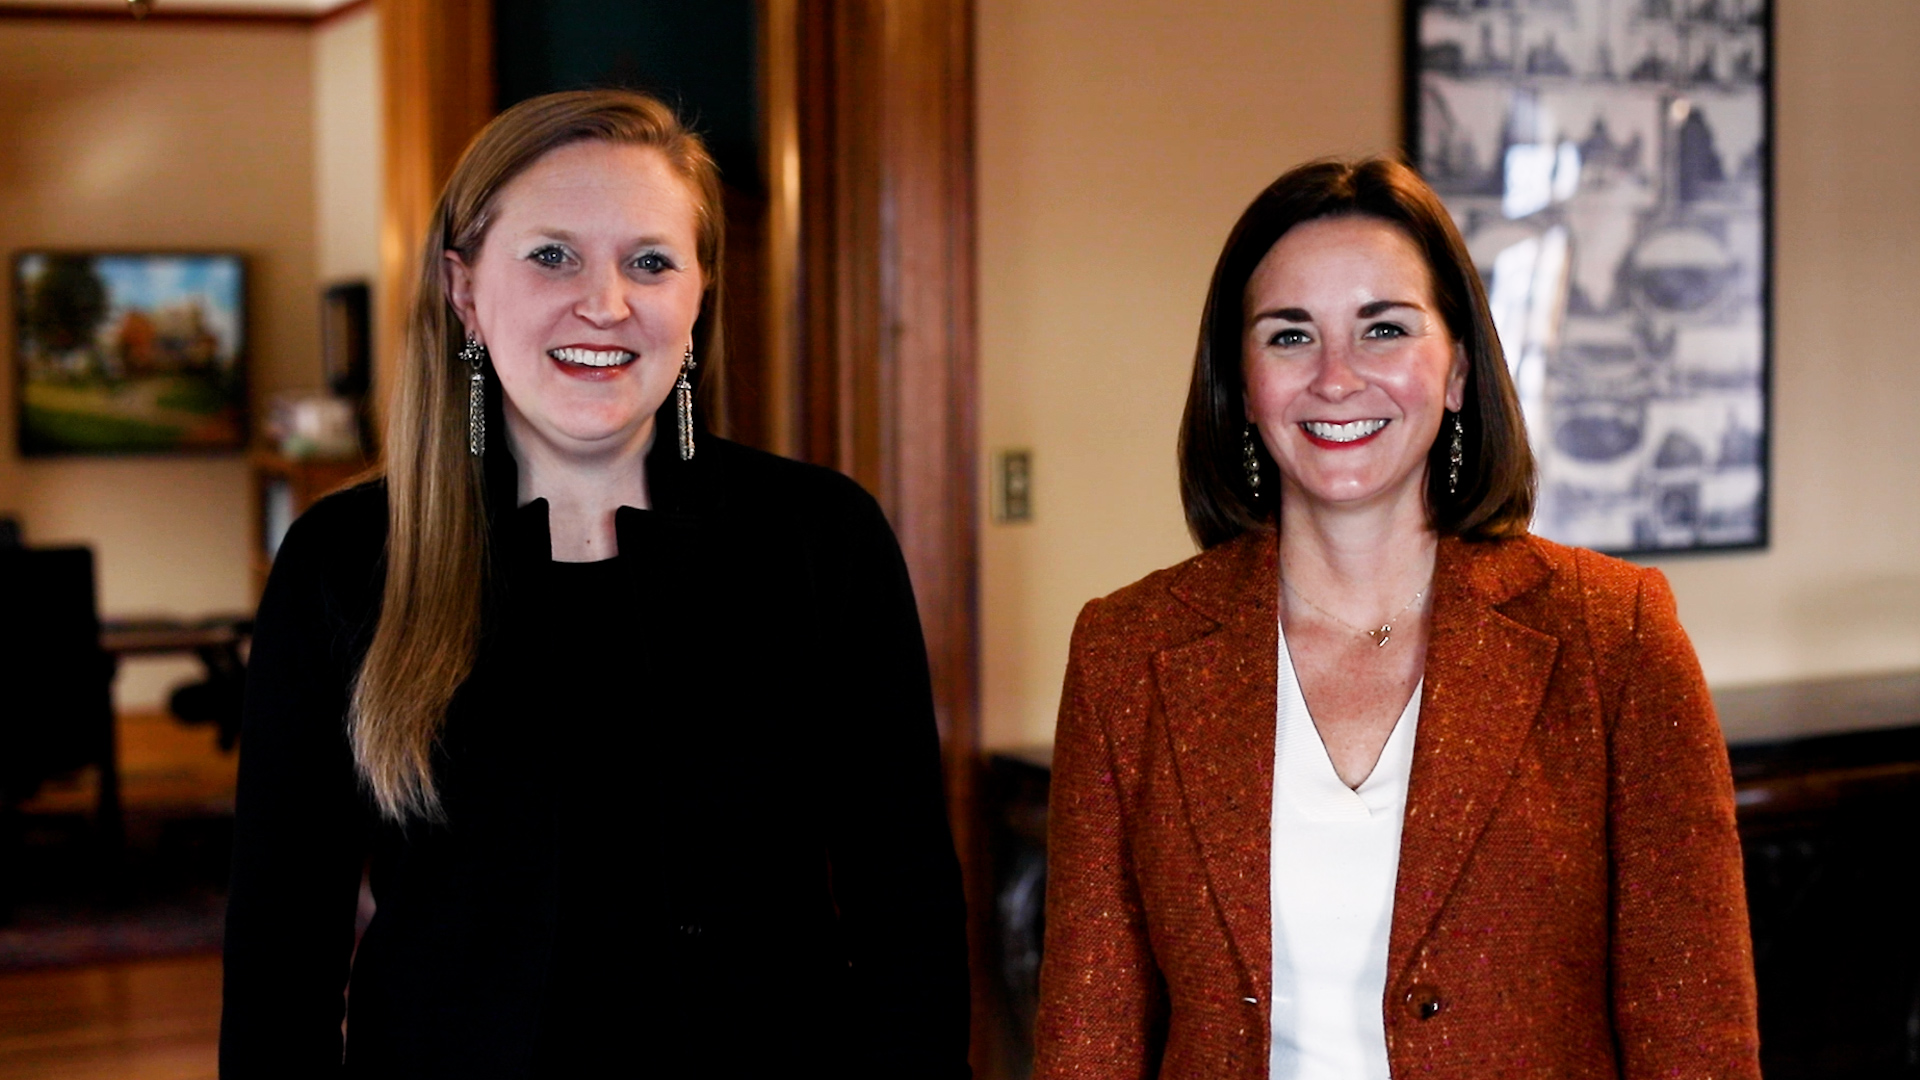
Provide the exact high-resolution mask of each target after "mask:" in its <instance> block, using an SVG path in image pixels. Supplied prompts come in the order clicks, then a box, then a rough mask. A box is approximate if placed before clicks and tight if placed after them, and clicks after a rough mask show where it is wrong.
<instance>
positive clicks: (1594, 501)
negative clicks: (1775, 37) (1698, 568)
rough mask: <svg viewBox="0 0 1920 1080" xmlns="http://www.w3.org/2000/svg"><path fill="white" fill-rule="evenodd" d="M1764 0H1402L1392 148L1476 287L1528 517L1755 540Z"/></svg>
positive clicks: (1765, 311) (1565, 527)
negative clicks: (1508, 380) (1523, 431)
mask: <svg viewBox="0 0 1920 1080" xmlns="http://www.w3.org/2000/svg"><path fill="white" fill-rule="evenodd" d="M1771 29H1772V24H1771V14H1770V11H1769V9H1768V4H1767V2H1766V0H1409V5H1408V35H1407V40H1408V51H1409V58H1408V65H1409V69H1410V70H1409V72H1408V79H1407V87H1408V96H1409V100H1408V103H1407V107H1408V127H1409V131H1408V147H1409V151H1410V153H1411V154H1412V157H1413V161H1414V164H1415V165H1416V167H1418V168H1419V170H1420V171H1421V173H1422V175H1424V176H1425V177H1426V178H1427V180H1428V182H1430V183H1431V184H1432V185H1433V186H1434V188H1435V190H1437V191H1438V192H1439V193H1440V195H1441V198H1442V199H1443V200H1445V202H1446V204H1447V207H1448V209H1449V210H1450V211H1451V212H1452V214H1453V217H1454V220H1455V222H1456V223H1457V224H1458V225H1459V226H1460V231H1461V233H1462V235H1463V236H1465V238H1466V241H1467V247H1468V250H1469V252H1470V253H1471V254H1472V256H1473V260H1474V263H1475V265H1476V266H1477V267H1478V268H1479V270H1480V274H1481V279H1482V281H1483V282H1485V284H1486V286H1487V292H1488V298H1489V300H1490V302H1491V304H1492V307H1493V315H1494V322H1495V324H1496V326H1497V327H1498V329H1499V334H1500V341H1501V345H1502V347H1503V349H1504V351H1505V353H1506V357H1507V364H1508V367H1509V368H1510V369H1511V371H1512V373H1513V376H1514V382H1515V385H1516V386H1517V388H1518V390H1519V393H1520V400H1521V405H1522V408H1523V409H1524V410H1525V412H1526V417H1527V427H1528V431H1529V434H1530V437H1531V441H1532V443H1533V449H1534V455H1535V459H1536V461H1537V462H1538V464H1539V467H1540V498H1539V501H1538V504H1537V509H1536V513H1535V517H1534V525H1533V527H1534V531H1535V532H1538V533H1540V534H1541V535H1543V536H1546V537H1549V538H1551V539H1554V540H1558V541H1561V542H1562V543H1568V544H1576V545H1579V546H1582V547H1590V548H1597V549H1599V550H1602V551H1608V552H1615V553H1636V552H1654V551H1669V550H1681V549H1716V548H1718V549H1724V548H1744V547H1759V546H1763V545H1764V544H1765V543H1766V541H1767V468H1768V455H1767V446H1768V401H1767V395H1768V385H1769V375H1768V364H1769V359H1768V354H1769V336H1770V335H1769V327H1770V320H1769V281H1770V258H1771V240H1770V229H1771V217H1770V206H1771V180H1770V175H1771V168H1770V166H1771V150H1770V145H1771V140H1770V137H1769V136H1770V131H1771V126H1772V95H1771V64H1770V60H1771Z"/></svg>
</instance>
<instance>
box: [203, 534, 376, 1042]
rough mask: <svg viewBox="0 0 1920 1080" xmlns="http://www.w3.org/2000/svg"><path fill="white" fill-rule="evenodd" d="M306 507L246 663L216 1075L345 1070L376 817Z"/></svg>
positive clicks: (285, 548)
mask: <svg viewBox="0 0 1920 1080" xmlns="http://www.w3.org/2000/svg"><path fill="white" fill-rule="evenodd" d="M315 516H322V517H324V516H325V515H324V514H322V515H313V514H310V515H308V516H307V517H306V518H303V519H302V520H301V521H300V522H298V523H296V524H295V526H294V527H293V529H292V530H290V532H289V534H288V536H287V538H286V542H285V543H284V544H283V545H282V547H281V551H280V554H279V557H278V558H277V559H276V560H275V564H274V568H273V573H272V575H271V577H270V578H269V580H268V583H267V589H266V594H265V596H264V597H263V599H262V600H261V604H260V612H259V617H258V619H257V621H256V623H255V630H254V639H253V647H252V652H251V655H250V657H249V662H248V671H247V694H246V705H245V719H244V727H243V729H242V734H241V742H240V779H239V790H238V794H237V797H236V806H235V822H234V843H233V848H234V850H233V876H232V883H231V889H230V892H229V896H228V901H227V928H226V949H225V982H224V987H223V996H224V1004H223V1009H222V1014H221V1023H220V1075H221V1076H222V1077H223V1078H225V1080H242V1078H250V1077H261V1078H269V1077H271V1078H276V1080H278V1078H285V1077H318V1076H337V1075H339V1072H340V1068H341V1028H340V1024H341V1018H342V1016H343V1015H344V1012H345V997H344V992H345V989H346V984H347V973H348V966H349V963H350V960H351V957H352V953H353V932H354V909H355V906H356V904H357V900H358V895H359V887H360V873H361V868H362V865H363V863H364V860H365V856H366V837H367V827H366V817H365V811H364V809H363V806H364V803H363V800H362V799H361V797H360V795H359V792H358V788H357V781H356V778H355V773H354V768H353V760H352V755H351V752H350V750H349V748H348V745H347V740H346V733H345V727H344V724H345V715H346V703H347V697H346V681H345V675H344V667H343V663H344V658H343V657H342V655H341V654H342V652H343V651H344V649H343V643H342V641H341V636H342V635H341V634H339V633H338V632H336V629H335V628H336V627H337V626H338V625H339V624H338V620H337V617H336V615H335V613H334V611H333V610H332V608H333V606H334V605H333V604H332V603H331V598H330V597H329V596H328V591H327V589H326V588H325V587H324V584H323V581H324V575H323V574H322V573H321V569H322V567H323V565H324V557H325V553H326V551H327V549H328V548H330V547H332V546H333V544H332V541H331V539H330V538H329V537H328V536H325V535H321V534H320V533H319V532H318V531H317V530H316V527H315V525H314V522H313V520H312V519H313V518H314V517H315Z"/></svg>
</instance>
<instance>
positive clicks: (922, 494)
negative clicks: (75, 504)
mask: <svg viewBox="0 0 1920 1080" xmlns="http://www.w3.org/2000/svg"><path fill="white" fill-rule="evenodd" d="M769 9H770V10H774V11H779V10H783V9H786V5H784V4H778V3H775V4H770V6H769ZM792 10H794V11H795V13H796V14H795V22H796V25H795V27H794V29H793V33H794V35H795V42H796V46H795V50H794V51H795V55H796V64H795V68H796V70H795V82H796V84H797V92H796V108H795V126H796V129H797V136H796V139H795V142H796V145H797V148H798V158H799V163H798V167H799V177H800V181H799V197H798V201H799V206H798V209H797V220H798V223H799V240H798V245H797V250H798V254H797V255H796V256H795V262H794V265H793V273H794V276H795V282H796V283H795V295H796V300H795V304H794V308H793V310H794V318H795V321H796V323H797V326H796V328H795V332H794V340H795V342H796V343H797V349H796V355H795V357H794V358H793V361H792V364H791V379H792V384H793V389H792V390H791V393H790V401H789V407H790V409H791V410H792V423H791V430H792V432H793V443H792V452H793V453H794V454H795V456H798V457H802V458H805V459H807V460H811V461H815V462H819V463H822V464H827V465H832V466H834V467H835V468H838V469H840V470H841V471H843V472H845V473H847V474H848V475H850V476H852V477H854V478H855V479H856V480H859V481H860V482H861V483H862V484H864V485H865V486H866V487H867V488H868V490H870V491H872V492H873V493H874V495H875V496H876V497H878V498H879V500H880V503H881V505H882V506H883V507H884V508H885V509H886V511H887V514H888V517H889V518H890V519H891V520H892V522H893V527H894V530H895V532H896V533H897V534H898V535H899V537H900V543H901V547H902V549H903V550H904V551H905V553H906V559H907V565H908V568H909V570H910V571H911V573H912V575H913V583H914V591H915V593H916V595H917V596H918V599H919V602H920V614H921V622H922V625H923V628H924V630H925V633H926V638H927V651H928V657H929V660H930V661H931V664H932V669H933V682H934V696H935V707H936V709H937V712H938V716H939V720H940V732H941V742H942V746H943V748H944V751H945V756H946V763H947V778H948V792H949V800H950V802H949V805H950V809H951V814H952V820H953V828H954V839H955V842H956V844H957V845H958V847H959V849H960V853H961V859H962V862H963V864H964V866H965V868H966V872H967V875H968V890H969V900H970V908H971V910H972V911H973V912H974V919H975V926H974V928H973V930H974V939H975V958H976V964H975V969H976V972H975V975H976V987H979V986H980V985H981V983H980V976H981V973H982V971H983V970H984V967H983V965H981V964H980V963H978V960H980V959H981V958H982V957H983V953H982V952H981V948H982V943H983V941H984V933H983V932H984V930H985V928H986V922H985V913H986V911H987V908H988V900H987V896H988V892H987V888H986V886H987V882H986V873H987V866H986V863H985V859H984V858H983V852H982V848H981V845H980V838H979V836H978V829H977V825H976V815H975V810H974V803H975V794H974V792H975V786H976V772H977V767H978V754H979V715H978V713H979V705H978V671H979V661H978V653H979V643H978V635H979V613H978V600H977V595H976V592H977V590H976V584H975V578H976V569H977V564H978V552H977V547H978V525H977V511H976V488H977V485H976V483H975V476H974V473H975V466H974V460H975V434H974V433H975V411H974V410H975V403H974V399H975V359H974V322H975V313H974V223H973V215H974V192H973V67H972V57H973V51H972V49H973V46H972V35H973V12H972V4H971V2H970V0H798V3H797V4H796V5H794V6H793V8H792ZM776 149H777V145H776ZM980 996H981V995H980V994H979V993H976V995H975V997H976V1004H977V1005H978V1002H979V999H980ZM976 1013H977V1014H978V1015H977V1016H976V1023H975V1033H976V1034H975V1049H976V1061H978V1060H979V1059H980V1053H981V1048H982V1031H983V1025H982V1023H981V1020H982V1019H983V1018H984V1013H985V1010H984V1009H981V1008H978V1007H976Z"/></svg>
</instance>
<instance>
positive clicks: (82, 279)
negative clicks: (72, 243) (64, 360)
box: [22, 255, 107, 353]
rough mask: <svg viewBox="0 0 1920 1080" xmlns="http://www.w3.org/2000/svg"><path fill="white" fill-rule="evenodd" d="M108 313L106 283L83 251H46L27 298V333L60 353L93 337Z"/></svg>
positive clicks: (42, 344) (52, 350)
mask: <svg viewBox="0 0 1920 1080" xmlns="http://www.w3.org/2000/svg"><path fill="white" fill-rule="evenodd" d="M106 314H107V286H106V284H105V283H104V282H102V281H101V280H100V277H99V275H97V274H95V273H94V272H93V260H92V259H89V258H87V257H86V256H84V255H49V256H47V261H46V266H45V268H44V269H43V270H42V271H41V273H40V278H39V280H38V281H36V282H34V285H33V290H32V293H31V295H30V296H29V297H28V298H27V306H26V311H25V312H24V315H25V318H24V319H23V320H22V321H23V322H24V323H25V324H26V330H27V333H28V334H30V335H31V336H32V337H33V340H34V341H36V342H38V343H39V345H40V347H41V348H42V349H44V350H46V351H47V352H51V353H63V352H68V351H71V350H72V349H74V348H77V347H78V346H80V345H82V344H84V343H86V342H88V341H90V340H92V338H93V331H94V327H96V326H99V325H100V320H101V319H103V318H105V317H106Z"/></svg>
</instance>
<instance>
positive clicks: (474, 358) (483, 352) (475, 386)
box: [460, 336, 487, 457]
mask: <svg viewBox="0 0 1920 1080" xmlns="http://www.w3.org/2000/svg"><path fill="white" fill-rule="evenodd" d="M460 359H462V360H464V361H466V363H467V369H468V370H469V371H470V372H471V374H470V375H468V376H467V453H468V454H470V455H472V456H473V457H485V456H487V347H486V346H485V345H482V344H480V341H479V339H478V338H475V337H471V336H469V337H468V338H467V343H466V344H465V345H462V346H460Z"/></svg>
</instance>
